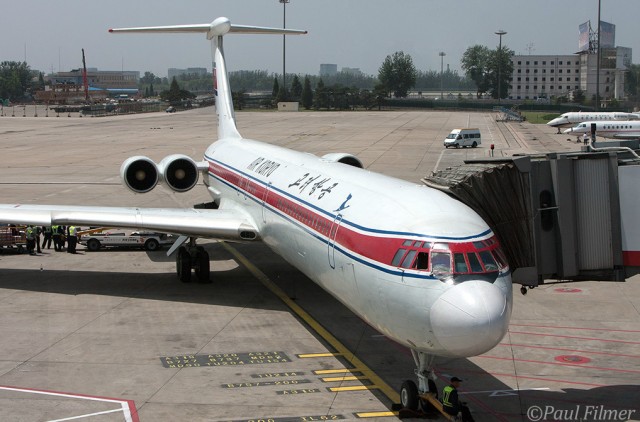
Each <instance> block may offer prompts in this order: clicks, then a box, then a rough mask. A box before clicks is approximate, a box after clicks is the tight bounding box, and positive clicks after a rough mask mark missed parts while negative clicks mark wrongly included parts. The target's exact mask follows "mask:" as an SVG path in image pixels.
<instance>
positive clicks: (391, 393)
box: [220, 242, 400, 403]
mask: <svg viewBox="0 0 640 422" xmlns="http://www.w3.org/2000/svg"><path fill="white" fill-rule="evenodd" d="M220 243H221V244H222V246H223V247H224V248H225V249H226V250H227V251H229V253H231V254H232V255H233V256H234V257H235V258H236V259H237V260H238V261H239V262H240V263H241V264H242V265H244V266H245V267H246V268H247V269H248V270H249V271H250V272H251V274H253V276H254V277H256V278H257V279H258V280H260V282H261V283H262V284H263V285H264V286H265V287H266V288H268V289H269V290H271V291H272V292H273V293H274V294H275V295H276V296H278V297H279V298H280V300H282V301H283V302H284V303H285V304H286V305H287V306H288V307H289V308H290V309H291V310H292V311H293V312H295V313H296V315H298V316H299V317H300V318H302V319H303V320H304V321H305V322H306V323H307V324H309V326H311V328H313V330H314V331H315V332H316V333H318V334H319V335H320V336H321V337H322V338H323V339H325V341H326V342H327V343H329V344H330V345H331V346H332V347H333V348H334V349H335V350H336V351H337V352H338V353H340V354H341V355H342V356H343V357H344V358H345V359H346V360H347V361H348V362H349V363H350V364H351V365H353V366H354V367H356V368H359V369H358V371H359V372H362V374H363V375H364V376H365V377H367V378H369V380H371V382H372V383H373V384H375V385H376V388H378V389H379V390H380V391H382V392H383V393H384V395H385V396H387V397H388V398H389V400H391V403H399V402H400V395H399V394H398V393H397V392H396V391H395V390H394V389H393V388H391V387H390V386H389V385H388V384H387V383H386V382H384V381H383V380H382V378H380V377H379V376H378V374H376V373H375V372H373V370H371V369H369V367H368V366H366V365H365V364H364V363H363V362H362V361H361V360H360V359H358V358H357V357H356V356H355V355H354V354H353V353H352V352H351V351H349V349H347V347H346V346H345V345H344V344H342V342H340V341H339V340H338V339H337V338H335V337H334V336H333V334H331V333H330V332H329V331H327V330H326V329H325V328H324V327H323V326H322V325H320V324H319V323H318V322H317V321H316V320H315V319H313V318H312V317H311V315H309V314H308V313H307V311H305V310H304V309H302V308H301V307H300V306H299V305H298V304H297V303H295V302H294V301H293V300H291V299H290V298H289V296H287V294H286V293H285V292H284V291H283V290H282V289H281V288H280V287H278V286H277V285H276V284H275V283H274V282H273V281H271V280H270V279H269V277H267V275H266V274H265V273H263V272H262V271H260V270H259V269H258V267H256V266H255V265H253V264H252V263H251V262H250V261H249V260H248V259H247V258H245V257H244V255H242V254H241V253H240V252H238V251H237V250H236V249H235V248H233V247H231V246H230V245H229V244H228V243H227V242H220Z"/></svg>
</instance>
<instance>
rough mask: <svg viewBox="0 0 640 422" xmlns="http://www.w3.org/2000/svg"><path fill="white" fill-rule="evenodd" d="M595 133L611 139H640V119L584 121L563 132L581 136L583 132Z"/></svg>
mask: <svg viewBox="0 0 640 422" xmlns="http://www.w3.org/2000/svg"><path fill="white" fill-rule="evenodd" d="M592 132H595V134H596V135H597V136H599V137H602V138H610V139H622V140H624V139H627V140H634V139H640V121H626V122H625V121H623V122H619V121H618V122H610V121H604V122H601V121H596V122H582V123H580V124H578V125H576V126H574V127H572V128H569V129H566V130H565V131H564V132H563V133H566V134H568V135H575V136H578V137H579V136H580V135H582V134H585V133H586V134H591V133H592Z"/></svg>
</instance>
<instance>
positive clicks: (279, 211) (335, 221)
mask: <svg viewBox="0 0 640 422" xmlns="http://www.w3.org/2000/svg"><path fill="white" fill-rule="evenodd" d="M110 31H111V32H168V33H176V32H187V33H189V32H196V33H203V34H206V36H207V38H208V39H209V40H211V41H212V52H213V56H214V72H213V74H214V76H215V78H214V91H215V99H216V113H217V115H218V138H219V139H218V141H216V142H214V143H213V144H211V145H210V146H209V147H208V148H207V150H206V151H205V153H204V160H203V161H200V162H195V161H194V160H193V159H191V158H190V157H188V156H186V155H171V156H168V157H166V158H164V159H163V160H162V161H160V163H158V164H156V163H155V162H154V161H153V160H151V159H150V158H148V157H144V156H134V157H130V158H129V159H127V160H125V162H124V163H123V164H122V167H121V177H122V179H123V183H124V184H125V186H127V187H128V188H129V189H131V190H132V191H134V192H137V193H145V192H149V191H150V190H152V189H153V188H154V187H155V186H156V185H157V184H158V183H164V184H166V185H167V186H168V187H169V188H170V189H172V190H174V191H176V192H184V191H187V190H189V189H191V188H193V187H194V186H195V185H196V184H197V182H198V176H199V174H200V173H203V174H204V175H205V177H204V184H205V185H206V188H207V191H208V193H209V194H210V196H211V197H212V199H213V205H212V206H211V207H205V208H191V209H176V208H174V209H169V208H163V209H154V208H124V207H89V206H58V205H20V204H4V205H0V220H1V221H8V222H17V223H24V222H29V223H37V224H42V225H49V224H65V225H67V224H70V223H75V224H80V225H93V226H109V227H135V228H139V229H147V230H155V231H161V232H172V233H179V234H180V237H179V238H178V240H177V241H176V243H175V244H174V245H173V246H172V247H171V248H170V250H169V252H168V253H169V254H171V253H173V252H177V253H176V267H177V273H178V277H179V279H180V280H181V281H183V282H187V281H190V279H191V270H192V268H195V270H196V276H198V278H199V279H204V280H208V278H209V256H208V254H207V253H206V251H204V250H203V249H202V248H201V247H198V246H197V245H196V238H198V237H202V238H216V239H222V240H230V241H246V242H251V241H258V240H262V241H264V242H265V243H266V244H267V245H268V246H269V247H271V248H272V249H273V250H274V251H275V252H276V253H278V254H279V255H280V256H282V257H283V258H284V259H286V260H287V261H288V262H289V263H291V264H292V265H294V266H295V267H296V268H298V269H299V270H300V271H301V272H302V273H304V274H305V275H306V276H307V277H309V278H310V279H311V280H313V281H314V282H316V283H317V284H318V285H319V286H321V287H322V288H324V289H325V290H326V291H328V292H329V293H331V294H332V295H333V296H334V297H336V298H337V299H338V300H340V301H341V302H342V303H343V304H344V305H345V306H347V307H348V308H350V309H351V310H352V311H353V312H354V313H355V314H356V315H358V316H360V317H361V318H362V319H364V320H365V321H366V322H367V323H369V324H370V325H371V326H373V327H375V328H376V329H377V330H378V331H380V332H381V333H383V334H384V335H385V336H387V337H388V338H390V339H392V340H394V341H396V342H398V343H400V344H402V345H404V346H406V347H408V348H409V349H410V350H411V351H412V354H413V357H414V360H415V362H416V365H417V367H418V369H417V371H416V374H417V376H418V382H419V387H418V386H416V384H415V382H413V381H411V380H408V381H406V382H405V383H404V384H403V387H402V391H401V397H402V399H403V405H405V406H407V407H415V406H417V404H418V393H419V392H426V391H428V381H429V379H428V376H429V375H430V372H431V368H432V365H433V359H434V357H435V356H449V357H465V356H475V355H478V354H481V353H484V352H486V351H488V350H490V349H492V348H493V347H494V346H496V345H497V344H498V343H499V342H500V341H501V340H502V338H503V337H504V335H505V333H506V332H507V328H508V325H509V319H510V316H511V308H512V300H513V299H512V282H511V275H510V270H509V267H508V264H507V262H506V260H505V258H504V254H503V252H502V250H501V248H500V244H499V242H498V239H497V238H496V236H495V235H494V234H493V232H492V231H491V229H490V228H489V226H488V225H487V224H486V223H485V222H484V221H483V220H482V218H480V216H478V214H476V213H475V212H474V211H473V210H471V208H469V207H468V206H466V205H465V204H463V203H461V202H459V201H457V200H455V199H453V198H451V197H449V196H448V195H446V194H444V193H442V192H440V191H438V190H436V189H431V188H429V187H427V186H425V185H417V184H414V183H410V182H407V181H404V180H400V179H396V178H392V177H388V176H385V175H382V174H377V173H373V172H370V171H365V170H363V164H362V162H361V161H360V160H359V159H358V158H357V157H355V156H354V155H351V154H349V153H330V154H327V155H324V156H323V157H317V156H313V155H311V154H307V153H302V152H297V151H292V150H289V149H286V148H282V147H278V146H274V145H270V144H266V143H262V142H258V141H255V140H250V139H245V138H243V137H242V136H241V135H240V133H239V132H238V129H237V127H236V121H235V116H234V110H233V102H232V98H231V89H230V86H229V80H228V76H227V70H226V62H225V58H224V54H223V48H222V46H223V38H224V37H225V36H226V35H227V34H234V33H240V34H242V33H245V34H247V33H249V34H303V33H305V32H306V31H300V30H292V29H278V28H265V27H256V26H244V25H235V24H231V22H230V21H229V19H227V18H217V19H216V20H214V21H213V22H211V23H208V24H198V25H177V26H160V27H142V28H122V29H112V30H110ZM374 204H375V208H374ZM211 208H215V209H211ZM185 242H188V244H187V245H186V246H185V245H184V244H185Z"/></svg>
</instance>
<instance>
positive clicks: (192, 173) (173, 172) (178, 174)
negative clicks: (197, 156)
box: [158, 154, 200, 192]
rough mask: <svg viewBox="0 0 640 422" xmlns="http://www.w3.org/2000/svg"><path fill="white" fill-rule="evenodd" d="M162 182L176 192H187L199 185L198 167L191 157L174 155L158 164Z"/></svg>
mask: <svg viewBox="0 0 640 422" xmlns="http://www.w3.org/2000/svg"><path fill="white" fill-rule="evenodd" d="M158 171H159V173H160V178H161V179H162V182H164V183H166V185H167V186H169V188H170V189H172V190H174V191H176V192H186V191H188V190H190V189H191V188H193V187H194V186H195V185H196V184H197V183H198V177H199V174H200V173H199V171H198V165H197V164H196V162H195V161H193V160H192V159H191V158H190V157H188V156H186V155H183V154H174V155H170V156H168V157H165V158H164V159H163V160H162V161H160V164H158Z"/></svg>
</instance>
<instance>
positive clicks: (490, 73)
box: [486, 46, 514, 98]
mask: <svg viewBox="0 0 640 422" xmlns="http://www.w3.org/2000/svg"><path fill="white" fill-rule="evenodd" d="M513 55H514V52H513V51H512V50H509V49H508V48H507V47H504V46H503V47H502V50H500V49H499V48H496V49H495V50H490V51H489V55H488V56H487V62H486V80H487V82H488V89H489V90H490V91H491V97H492V98H498V91H500V96H501V97H502V98H506V97H507V95H508V92H509V80H510V79H511V74H512V73H513V62H512V61H511V56H513ZM498 76H499V77H500V80H498ZM498 84H500V89H499V90H498Z"/></svg>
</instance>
